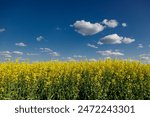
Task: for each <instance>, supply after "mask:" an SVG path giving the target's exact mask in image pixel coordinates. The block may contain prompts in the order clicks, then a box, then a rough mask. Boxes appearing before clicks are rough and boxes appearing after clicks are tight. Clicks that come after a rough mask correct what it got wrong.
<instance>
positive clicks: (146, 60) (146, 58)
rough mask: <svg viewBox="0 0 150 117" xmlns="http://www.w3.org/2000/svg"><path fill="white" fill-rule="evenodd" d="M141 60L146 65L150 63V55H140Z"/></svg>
mask: <svg viewBox="0 0 150 117" xmlns="http://www.w3.org/2000/svg"><path fill="white" fill-rule="evenodd" d="M139 57H140V59H141V60H142V62H144V63H150V54H141V55H139Z"/></svg>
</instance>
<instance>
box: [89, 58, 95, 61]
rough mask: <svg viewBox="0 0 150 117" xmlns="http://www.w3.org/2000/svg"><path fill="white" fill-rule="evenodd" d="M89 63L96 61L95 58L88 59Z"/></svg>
mask: <svg viewBox="0 0 150 117" xmlns="http://www.w3.org/2000/svg"><path fill="white" fill-rule="evenodd" d="M88 60H89V61H97V60H96V59H95V58H91V59H88Z"/></svg>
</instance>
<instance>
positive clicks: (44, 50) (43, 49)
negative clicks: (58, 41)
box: [40, 48, 53, 52]
mask: <svg viewBox="0 0 150 117" xmlns="http://www.w3.org/2000/svg"><path fill="white" fill-rule="evenodd" d="M40 50H41V51H42V52H52V51H53V50H51V49H50V48H40Z"/></svg>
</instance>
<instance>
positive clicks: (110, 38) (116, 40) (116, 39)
mask: <svg viewBox="0 0 150 117" xmlns="http://www.w3.org/2000/svg"><path fill="white" fill-rule="evenodd" d="M122 39H123V37H121V36H118V35H117V34H111V35H107V36H105V37H103V38H102V39H101V41H100V42H101V43H103V44H121V43H122Z"/></svg>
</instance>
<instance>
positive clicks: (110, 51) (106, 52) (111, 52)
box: [97, 50, 124, 56]
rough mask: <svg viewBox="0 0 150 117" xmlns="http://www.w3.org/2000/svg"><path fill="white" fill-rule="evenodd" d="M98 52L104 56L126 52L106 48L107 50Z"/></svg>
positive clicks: (121, 54)
mask: <svg viewBox="0 0 150 117" xmlns="http://www.w3.org/2000/svg"><path fill="white" fill-rule="evenodd" d="M97 53H98V54H101V55H102V56H123V55H124V54H123V53H121V52H118V51H112V50H105V51H97Z"/></svg>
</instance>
